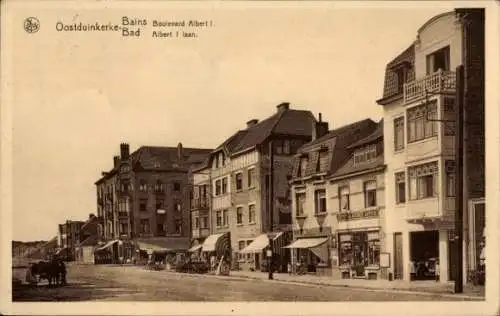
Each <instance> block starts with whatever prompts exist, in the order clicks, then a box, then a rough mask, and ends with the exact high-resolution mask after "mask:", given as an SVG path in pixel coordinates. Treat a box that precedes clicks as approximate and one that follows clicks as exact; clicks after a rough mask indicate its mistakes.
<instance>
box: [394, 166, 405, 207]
mask: <svg viewBox="0 0 500 316" xmlns="http://www.w3.org/2000/svg"><path fill="white" fill-rule="evenodd" d="M395 178H396V204H403V203H405V202H406V179H405V173H404V172H398V173H396V174H395Z"/></svg>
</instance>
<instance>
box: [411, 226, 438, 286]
mask: <svg viewBox="0 0 500 316" xmlns="http://www.w3.org/2000/svg"><path fill="white" fill-rule="evenodd" d="M437 260H439V231H437V230H431V231H422V232H411V233H410V261H411V263H412V265H413V267H412V268H411V279H412V280H431V279H435V278H436V274H435V273H436V271H435V268H436V261H437Z"/></svg>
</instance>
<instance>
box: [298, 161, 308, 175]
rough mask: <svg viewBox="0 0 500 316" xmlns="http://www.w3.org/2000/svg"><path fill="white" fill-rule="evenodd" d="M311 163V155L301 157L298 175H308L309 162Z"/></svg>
mask: <svg viewBox="0 0 500 316" xmlns="http://www.w3.org/2000/svg"><path fill="white" fill-rule="evenodd" d="M308 163H309V157H307V156H305V157H300V162H299V170H298V172H297V176H298V177H303V176H305V175H306V170H307V164H308Z"/></svg>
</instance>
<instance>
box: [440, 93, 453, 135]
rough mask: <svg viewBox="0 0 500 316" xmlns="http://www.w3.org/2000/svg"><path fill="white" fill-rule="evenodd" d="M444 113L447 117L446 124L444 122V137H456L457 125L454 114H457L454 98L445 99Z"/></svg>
mask: <svg viewBox="0 0 500 316" xmlns="http://www.w3.org/2000/svg"><path fill="white" fill-rule="evenodd" d="M443 107H444V112H445V114H444V115H445V116H446V118H445V119H446V120H447V121H446V122H444V124H443V127H444V135H445V136H454V135H455V128H456V124H455V121H454V117H453V115H454V112H455V99H453V98H444V102H443ZM450 116H451V118H450Z"/></svg>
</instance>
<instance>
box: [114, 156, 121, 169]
mask: <svg viewBox="0 0 500 316" xmlns="http://www.w3.org/2000/svg"><path fill="white" fill-rule="evenodd" d="M119 164H120V156H114V157H113V167H115V168H116V167H118V165H119Z"/></svg>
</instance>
